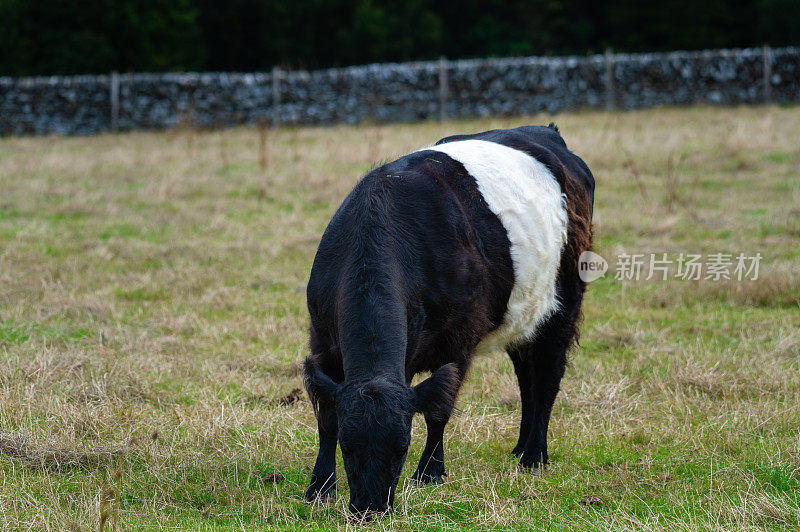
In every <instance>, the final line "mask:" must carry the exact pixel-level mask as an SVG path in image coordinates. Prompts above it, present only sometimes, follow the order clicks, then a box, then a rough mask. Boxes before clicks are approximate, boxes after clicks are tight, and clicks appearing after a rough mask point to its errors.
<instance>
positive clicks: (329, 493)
mask: <svg viewBox="0 0 800 532" xmlns="http://www.w3.org/2000/svg"><path fill="white" fill-rule="evenodd" d="M317 426H318V427H319V454H318V455H317V462H316V464H314V472H313V473H311V485H310V486H309V487H308V490H306V495H305V497H306V500H307V501H314V500H316V499H323V500H324V499H328V498H332V497H333V496H334V495H335V493H336V438H337V435H338V430H339V422H338V419H337V418H336V412H335V411H334V409H333V406H332V405H327V404H324V403H320V404H319V408H318V411H317Z"/></svg>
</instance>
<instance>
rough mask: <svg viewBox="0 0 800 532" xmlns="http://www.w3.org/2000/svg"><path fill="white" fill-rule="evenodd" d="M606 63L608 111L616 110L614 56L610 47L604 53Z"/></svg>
mask: <svg viewBox="0 0 800 532" xmlns="http://www.w3.org/2000/svg"><path fill="white" fill-rule="evenodd" d="M603 58H604V60H605V65H606V75H605V85H606V111H613V110H614V56H613V54H612V53H611V49H610V48H606V51H605V53H604V54H603Z"/></svg>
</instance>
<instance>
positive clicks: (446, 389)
mask: <svg viewBox="0 0 800 532" xmlns="http://www.w3.org/2000/svg"><path fill="white" fill-rule="evenodd" d="M460 380H461V376H460V375H459V372H458V368H457V367H456V365H455V364H452V363H451V364H445V365H444V366H442V367H441V368H439V369H437V370H436V371H434V372H433V375H431V376H430V377H428V378H427V379H425V380H424V381H422V382H421V383H419V384H417V385H416V386H414V387H413V388H412V391H413V392H414V411H416V412H422V413H423V414H425V415H426V416H430V417H432V418H434V419H440V420H445V419H447V418H448V417H449V416H450V412H452V410H453V405H454V404H455V402H456V394H457V393H458V384H459V381H460Z"/></svg>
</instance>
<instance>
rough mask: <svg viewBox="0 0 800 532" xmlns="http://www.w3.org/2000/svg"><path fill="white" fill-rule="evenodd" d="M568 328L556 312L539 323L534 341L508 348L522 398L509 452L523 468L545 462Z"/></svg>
mask: <svg viewBox="0 0 800 532" xmlns="http://www.w3.org/2000/svg"><path fill="white" fill-rule="evenodd" d="M565 325H566V326H565ZM572 331H573V328H572V327H571V326H569V324H565V322H564V317H563V316H561V315H558V314H556V315H555V316H553V317H552V318H550V319H549V320H547V321H546V322H545V323H544V324H542V326H541V327H540V329H539V331H537V335H536V339H535V340H533V341H532V342H529V343H527V344H524V345H521V346H519V347H516V348H514V349H510V350H509V355H510V356H511V360H512V361H513V363H514V370H515V372H516V373H517V379H518V381H519V385H520V398H521V400H522V421H521V423H520V434H519V440H518V441H517V445H516V447H514V451H513V452H514V454H515V455H517V456H519V457H520V461H519V465H520V467H522V468H523V469H534V470H536V469H538V468H539V466H541V465H544V464H547V461H548V456H547V429H548V426H549V424H550V414H551V412H552V410H553V403H554V402H555V400H556V395H558V391H559V389H560V386H561V379H562V377H563V376H564V370H565V368H566V365H567V350H568V349H569V346H570V342H571V337H572Z"/></svg>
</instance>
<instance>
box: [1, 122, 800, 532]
mask: <svg viewBox="0 0 800 532" xmlns="http://www.w3.org/2000/svg"><path fill="white" fill-rule="evenodd" d="M551 120H554V121H555V122H556V123H557V124H558V126H559V127H560V129H561V132H562V134H563V136H564V138H565V139H566V141H567V143H568V145H569V146H570V148H571V149H572V150H574V151H575V152H576V153H577V154H578V155H579V156H581V157H582V158H583V159H584V160H585V161H586V162H587V164H588V165H589V167H590V168H591V169H592V171H593V172H594V175H595V178H596V180H597V191H596V199H595V249H596V251H597V252H598V253H600V254H601V255H603V256H604V257H605V258H606V259H607V260H609V262H610V263H611V268H612V270H613V268H614V262H615V260H616V259H615V257H616V256H617V255H619V254H620V253H623V252H625V253H629V254H631V253H643V254H650V253H658V254H659V255H660V254H661V253H667V254H668V256H670V257H672V258H675V257H677V256H678V254H679V253H681V252H683V253H696V254H703V255H704V256H706V255H707V254H712V253H732V254H734V256H735V255H736V254H738V253H740V252H745V253H748V254H755V253H757V252H760V253H761V255H762V256H763V259H762V262H761V264H760V271H759V278H758V280H756V281H741V282H739V281H737V280H736V279H733V280H730V281H726V280H719V281H714V280H706V279H701V280H699V281H692V280H682V279H679V278H674V276H672V275H670V278H669V279H668V280H666V281H663V280H660V279H658V280H657V279H651V280H649V281H647V280H640V281H623V280H615V279H614V273H613V271H611V272H609V273H608V274H607V275H606V276H605V277H603V278H601V279H599V280H597V281H595V282H593V283H591V284H590V286H589V288H588V291H587V295H586V299H585V301H584V321H583V325H582V336H581V347H580V348H578V349H577V350H575V351H574V352H573V353H572V355H571V364H570V367H569V368H568V370H567V373H566V376H565V378H564V381H563V384H562V392H561V394H560V395H559V398H558V399H557V401H556V405H555V409H554V413H553V419H552V422H551V426H550V453H551V460H552V463H551V465H550V466H549V469H548V471H547V472H546V473H545V474H543V475H541V476H537V477H534V476H531V475H530V474H525V473H521V472H519V471H517V469H516V464H517V459H516V458H515V457H513V456H511V454H510V451H511V448H512V447H513V446H514V444H515V442H516V437H517V430H518V423H519V408H518V404H519V398H518V391H517V384H516V378H515V376H514V372H513V369H512V366H511V363H510V361H509V360H508V357H507V356H505V355H504V354H501V353H497V354H495V355H494V356H491V357H486V358H481V359H478V360H476V362H475V364H474V365H473V368H472V371H471V374H470V377H469V378H468V380H467V383H466V384H465V387H464V389H463V391H462V393H461V395H460V398H459V400H458V402H457V408H458V412H457V413H456V414H455V415H454V417H453V419H452V420H451V422H450V424H449V425H448V428H447V431H446V435H445V445H446V447H445V457H446V460H447V466H448V470H449V477H448V478H447V481H446V482H445V483H444V484H441V485H435V486H428V487H423V488H420V487H417V486H415V485H413V484H412V483H411V482H410V479H409V477H410V475H411V473H412V472H413V468H414V466H415V464H416V460H418V458H419V454H420V452H421V450H422V447H423V444H424V434H425V431H424V424H423V421H422V419H420V418H419V416H418V417H417V419H416V420H415V423H414V432H413V442H412V448H411V451H410V453H409V457H408V460H407V462H406V467H405V469H404V471H403V475H402V478H401V481H400V485H399V486H398V494H397V502H396V508H395V512H394V513H393V514H392V515H391V516H389V517H387V518H384V519H381V520H378V521H377V522H375V523H373V524H371V525H369V528H371V529H373V528H374V529H390V530H396V529H413V530H433V529H461V528H469V527H472V528H477V529H521V528H525V529H528V528H531V529H543V530H544V529H554V528H568V529H615V530H617V529H666V528H679V529H695V530H700V529H703V530H705V529H715V528H716V529H763V528H775V529H787V528H791V529H796V528H797V527H798V526H800V177H799V176H800V144H799V143H798V138H800V107H788V108H780V107H769V108H735V109H719V108H705V107H701V108H691V109H656V110H649V111H641V112H631V113H618V114H606V113H602V112H591V113H590V112H581V113H567V114H560V115H557V116H555V117H553V116H549V115H547V116H544V115H542V116H534V117H524V118H514V119H476V120H469V121H458V122H448V123H443V124H436V123H424V124H416V125H391V126H376V125H362V126H358V127H344V126H342V127H333V128H301V129H279V130H277V131H258V130H256V129H247V128H237V129H232V130H222V131H209V132H195V131H190V130H182V129H178V130H174V131H169V132H152V133H129V134H120V135H101V136H97V137H91V138H59V137H40V138H3V139H0V191H2V192H1V193H0V527H2V528H4V529H9V528H14V529H20V528H21V529H53V530H64V529H75V530H90V529H97V528H98V527H101V528H105V529H110V528H112V527H116V528H126V529H128V528H172V529H175V528H179V529H186V528H192V529H197V528H202V529H205V528H213V529H225V528H231V529H233V528H235V529H242V528H244V529H258V528H265V529H344V528H346V527H348V526H350V527H352V525H348V524H347V522H346V519H345V516H346V511H345V510H346V504H347V484H346V480H345V479H346V476H345V474H344V471H343V468H342V466H341V459H339V462H338V477H339V484H338V488H339V496H338V497H337V499H336V501H335V502H334V503H333V504H329V505H315V506H312V505H309V504H307V503H306V502H304V501H303V500H302V495H303V492H304V490H305V488H306V487H307V482H308V479H309V474H310V470H311V467H312V466H313V461H314V457H315V455H316V450H317V447H316V437H317V436H316V424H315V421H314V415H313V412H312V408H311V405H310V404H309V402H308V400H307V398H306V396H305V392H303V394H302V396H299V397H298V396H297V395H293V394H292V390H293V389H295V388H300V387H301V386H302V383H301V377H300V374H299V369H300V366H299V363H300V361H301V360H302V359H303V357H304V356H305V355H306V354H307V342H308V340H307V333H306V328H307V319H308V317H307V312H306V309H305V294H304V290H305V283H306V280H307V278H308V273H309V271H310V267H311V261H312V259H313V256H314V252H315V250H316V245H317V243H318V241H319V238H320V236H321V234H322V231H323V229H324V228H325V226H326V223H327V221H328V220H329V218H330V216H331V215H332V214H333V212H334V210H335V209H336V207H337V206H338V205H339V203H340V202H341V200H342V199H343V198H344V196H345V195H346V194H347V192H348V191H349V190H350V189H351V187H352V186H353V185H354V184H355V182H356V181H357V179H358V178H359V177H360V175H362V174H363V173H364V172H365V171H367V170H368V169H369V168H370V167H371V165H372V163H373V162H375V161H378V160H384V159H390V158H394V157H396V156H399V155H401V154H404V153H406V152H408V151H411V150H414V149H417V148H419V147H421V146H424V145H428V144H431V143H433V142H434V141H436V140H437V139H439V138H440V137H443V136H446V135H449V134H453V133H466V132H474V131H480V130H485V129H490V128H493V127H509V126H515V125H520V124H523V123H543V124H547V123H548V122H550V121H551ZM673 273H674V272H673Z"/></svg>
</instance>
